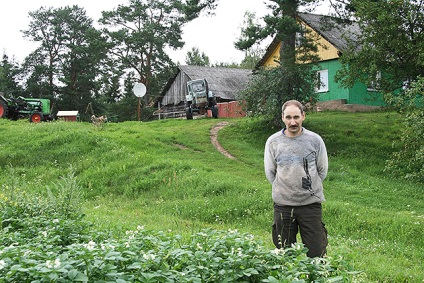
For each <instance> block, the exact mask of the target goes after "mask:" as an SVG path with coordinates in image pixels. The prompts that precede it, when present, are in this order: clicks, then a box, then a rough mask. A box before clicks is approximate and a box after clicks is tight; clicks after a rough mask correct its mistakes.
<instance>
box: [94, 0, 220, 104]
mask: <svg viewBox="0 0 424 283" xmlns="http://www.w3.org/2000/svg"><path fill="white" fill-rule="evenodd" d="M215 1H216V0H202V1H170V0H161V1H146V0H130V1H129V3H128V4H127V5H118V7H117V8H116V9H115V10H113V11H109V12H106V11H105V12H103V15H102V18H101V19H100V20H99V22H100V23H101V24H102V25H103V28H102V31H103V33H104V34H105V36H106V38H107V39H108V41H110V42H111V43H112V44H113V47H112V49H111V50H110V54H111V55H112V56H111V57H112V58H117V59H116V60H115V65H116V66H121V67H122V68H123V69H127V70H132V71H134V72H136V73H137V76H138V77H139V82H142V83H144V84H145V86H146V89H147V92H146V95H145V96H144V101H145V103H146V104H149V103H150V102H151V101H150V94H151V92H152V90H155V92H158V91H159V87H160V86H159V85H158V81H157V76H158V75H159V74H160V73H161V72H163V70H165V69H169V68H173V67H174V63H173V62H172V60H171V59H170V58H169V56H168V55H167V54H166V52H165V51H166V48H171V49H177V48H181V47H182V46H183V45H184V42H183V41H182V39H181V34H182V26H183V25H184V24H186V23H187V22H189V21H191V20H193V19H194V18H196V17H197V16H199V14H200V12H202V11H203V10H206V11H208V10H209V9H213V8H214V7H215V4H214V2H215ZM140 38H143V39H144V40H140Z"/></svg>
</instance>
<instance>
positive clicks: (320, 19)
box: [298, 13, 360, 52]
mask: <svg viewBox="0 0 424 283" xmlns="http://www.w3.org/2000/svg"><path fill="white" fill-rule="evenodd" d="M298 16H299V18H300V19H301V20H302V21H303V22H304V23H306V24H307V25H308V26H310V27H311V28H312V29H313V30H315V31H316V32H317V33H318V34H320V35H321V36H322V37H323V38H324V39H326V40H327V41H328V42H330V43H331V44H332V45H334V47H336V48H337V50H339V51H341V52H342V51H343V50H345V49H346V48H347V47H348V41H351V40H355V39H356V38H357V35H358V34H359V33H360V28H359V25H358V24H357V23H355V22H353V23H350V24H342V23H340V21H337V19H336V18H334V17H331V16H324V15H316V14H309V13H299V14H298Z"/></svg>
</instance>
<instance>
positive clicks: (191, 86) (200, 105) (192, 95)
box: [186, 79, 218, 120]
mask: <svg viewBox="0 0 424 283" xmlns="http://www.w3.org/2000/svg"><path fill="white" fill-rule="evenodd" d="M207 110H211V111H212V116H213V117H214V118H218V106H217V104H216V99H215V96H214V95H213V93H212V91H210V90H209V86H208V82H207V81H206V79H200V80H192V81H188V82H187V95H186V116H187V119H188V120H191V119H193V113H199V114H201V115H203V114H205V113H206V112H207Z"/></svg>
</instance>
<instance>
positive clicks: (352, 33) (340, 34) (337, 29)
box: [255, 13, 360, 69]
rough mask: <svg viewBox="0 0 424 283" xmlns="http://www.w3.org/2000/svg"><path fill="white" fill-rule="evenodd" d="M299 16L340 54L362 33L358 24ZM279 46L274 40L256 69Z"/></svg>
mask: <svg viewBox="0 0 424 283" xmlns="http://www.w3.org/2000/svg"><path fill="white" fill-rule="evenodd" d="M297 15H298V17H299V19H300V20H301V21H302V22H304V23H305V24H307V25H308V26H309V27H311V28H312V29H313V30H314V31H315V32H317V33H318V34H319V35H321V36H322V37H323V38H324V39H326V40H327V41H328V42H330V43H331V44H332V45H333V46H334V47H335V48H337V50H338V51H340V52H343V50H345V49H346V48H347V47H348V40H349V41H351V40H352V41H355V39H356V38H357V35H358V34H359V33H360V28H359V25H358V24H357V23H351V24H341V23H339V21H337V19H336V18H334V17H331V16H325V15H317V14H310V13H298V14H297ZM347 39H348V40H347ZM278 44H279V41H278V40H277V39H276V38H274V40H273V41H272V42H271V44H270V45H269V46H268V48H267V49H266V52H265V55H264V56H263V57H262V58H261V60H260V61H259V62H258V64H256V67H255V69H257V68H258V67H260V66H263V64H264V63H265V62H266V60H268V58H269V56H271V55H272V53H273V52H274V50H275V48H277V46H278Z"/></svg>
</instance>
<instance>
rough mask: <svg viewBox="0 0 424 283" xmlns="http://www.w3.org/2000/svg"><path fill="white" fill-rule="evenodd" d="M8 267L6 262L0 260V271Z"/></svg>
mask: <svg viewBox="0 0 424 283" xmlns="http://www.w3.org/2000/svg"><path fill="white" fill-rule="evenodd" d="M6 265H7V263H6V262H5V261H4V260H0V270H2V269H3V268H5V267H6Z"/></svg>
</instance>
